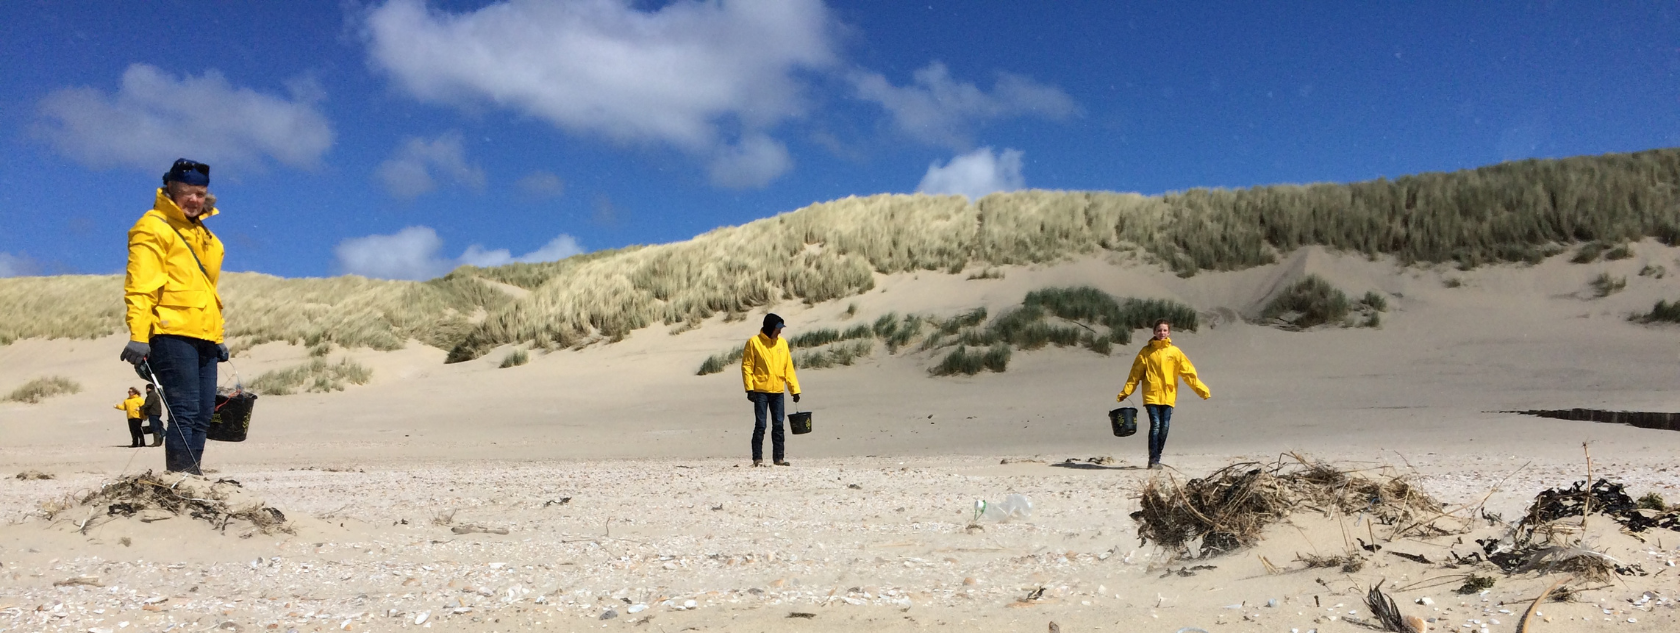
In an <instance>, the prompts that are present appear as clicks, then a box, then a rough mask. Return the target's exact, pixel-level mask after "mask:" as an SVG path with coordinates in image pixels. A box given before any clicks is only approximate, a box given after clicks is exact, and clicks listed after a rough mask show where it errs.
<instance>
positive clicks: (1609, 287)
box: [1587, 273, 1627, 299]
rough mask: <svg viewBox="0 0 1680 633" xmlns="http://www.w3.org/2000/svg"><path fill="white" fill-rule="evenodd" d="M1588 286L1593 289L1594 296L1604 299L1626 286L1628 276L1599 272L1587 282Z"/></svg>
mask: <svg viewBox="0 0 1680 633" xmlns="http://www.w3.org/2000/svg"><path fill="white" fill-rule="evenodd" d="M1587 287H1589V288H1591V289H1592V292H1593V297H1595V298H1598V299H1603V298H1605V297H1608V296H1610V295H1613V294H1616V293H1618V292H1621V291H1622V289H1623V288H1626V287H1627V277H1612V276H1610V273H1599V274H1598V276H1597V277H1593V279H1592V281H1589V282H1587Z"/></svg>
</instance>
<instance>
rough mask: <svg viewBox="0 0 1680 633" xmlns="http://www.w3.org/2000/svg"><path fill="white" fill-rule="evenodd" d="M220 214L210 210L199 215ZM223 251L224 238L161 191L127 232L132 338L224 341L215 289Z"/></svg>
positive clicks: (126, 293)
mask: <svg viewBox="0 0 1680 633" xmlns="http://www.w3.org/2000/svg"><path fill="white" fill-rule="evenodd" d="M215 214H216V209H210V210H209V211H206V212H205V213H204V214H202V215H200V216H199V219H203V218H205V217H209V216H212V215H215ZM189 249H190V250H189ZM222 254H223V251H222V242H221V240H218V239H216V236H215V235H214V234H212V233H211V232H210V230H209V229H206V228H204V225H203V224H202V223H200V222H199V221H198V220H194V219H189V218H188V217H187V215H186V214H185V213H183V212H182V211H181V208H180V207H178V206H175V201H174V200H171V199H169V196H167V195H164V192H163V189H158V190H157V201H156V202H155V203H153V204H152V210H150V211H147V212H146V214H145V215H143V216H140V220H139V221H138V222H135V223H134V228H131V229H129V230H128V278H127V279H126V280H125V281H124V282H123V302H124V303H126V304H128V316H127V320H128V336H129V338H130V339H131V340H135V341H139V342H141V343H149V342H151V340H152V337H153V336H157V335H159V334H174V335H178V336H188V337H192V338H196V339H203V340H206V341H213V342H216V343H220V342H222V297H221V295H220V294H217V292H216V282H217V280H219V279H220V278H221V276H222ZM195 256H196V257H195ZM200 264H203V267H202V268H201V267H200Z"/></svg>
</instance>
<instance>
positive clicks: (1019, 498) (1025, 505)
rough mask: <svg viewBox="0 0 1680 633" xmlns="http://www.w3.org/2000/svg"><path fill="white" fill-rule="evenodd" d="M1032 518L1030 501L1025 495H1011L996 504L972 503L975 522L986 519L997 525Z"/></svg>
mask: <svg viewBox="0 0 1680 633" xmlns="http://www.w3.org/2000/svg"><path fill="white" fill-rule="evenodd" d="M1031 517H1032V500H1031V499H1028V498H1027V496H1026V495H1021V494H1012V495H1009V496H1007V497H1004V498H1003V501H999V502H997V503H988V502H986V501H975V502H974V518H975V520H977V521H978V520H980V519H986V520H988V521H995V522H997V523H1005V522H1008V521H1011V520H1017V519H1027V518H1031Z"/></svg>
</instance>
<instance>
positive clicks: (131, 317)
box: [120, 158, 228, 475]
mask: <svg viewBox="0 0 1680 633" xmlns="http://www.w3.org/2000/svg"><path fill="white" fill-rule="evenodd" d="M209 188H210V166H209V165H206V164H203V163H199V162H194V161H190V160H187V159H185V158H183V159H180V160H177V161H175V164H174V165H171V166H170V168H169V172H168V173H165V174H164V175H163V186H162V187H160V188H158V190H157V193H156V196H155V199H154V202H153V204H152V208H151V210H149V211H147V212H146V213H145V215H143V216H141V217H140V219H139V220H138V221H136V222H135V223H134V227H133V228H131V229H129V231H128V274H127V278H126V279H125V280H124V282H123V302H124V303H125V304H126V305H127V315H126V321H127V323H128V334H129V341H128V344H127V345H126V346H124V347H123V350H122V354H121V355H120V357H121V358H122V360H123V361H124V362H128V363H133V364H134V366H135V369H136V371H138V372H139V373H140V374H141V375H142V376H147V377H148V379H149V380H154V381H156V382H157V384H158V389H159V390H160V391H162V394H161V396H162V400H163V405H164V406H165V407H166V408H168V410H169V428H168V429H167V430H166V433H165V435H166V437H165V438H164V442H163V450H164V467H165V468H167V469H168V470H170V471H172V472H186V473H191V474H194V475H200V474H203V473H202V471H201V465H202V464H203V461H204V439H205V433H206V431H207V430H208V429H209V427H210V416H211V415H212V414H213V413H215V406H216V364H217V363H221V362H226V361H227V359H228V349H227V346H226V345H224V344H222V327H223V321H222V298H221V295H220V294H218V293H217V291H216V283H217V281H218V280H219V279H220V278H221V274H222V257H223V254H224V251H223V250H222V241H221V240H219V239H216V236H215V234H213V233H211V232H210V229H208V228H206V227H205V226H204V219H205V218H208V217H210V216H213V215H216V213H217V209H216V208H215V206H214V205H213V204H209V194H210V191H209Z"/></svg>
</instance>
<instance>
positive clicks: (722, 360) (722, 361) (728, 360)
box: [694, 344, 797, 376]
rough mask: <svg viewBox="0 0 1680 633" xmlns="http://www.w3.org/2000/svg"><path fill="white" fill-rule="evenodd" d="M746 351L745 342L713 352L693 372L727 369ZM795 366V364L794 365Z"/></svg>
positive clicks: (739, 359) (700, 372)
mask: <svg viewBox="0 0 1680 633" xmlns="http://www.w3.org/2000/svg"><path fill="white" fill-rule="evenodd" d="M746 351H747V346H746V345H745V344H742V345H737V346H736V347H735V349H732V350H729V351H727V352H723V353H721V354H713V355H711V356H710V357H708V358H706V361H705V362H703V363H700V371H697V372H694V375H696V376H705V375H708V374H715V373H718V372H721V371H723V370H725V369H728V368H729V367H730V366H731V365H734V364H735V363H738V362H741V355H742V354H745V353H746ZM795 367H797V365H795Z"/></svg>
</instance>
